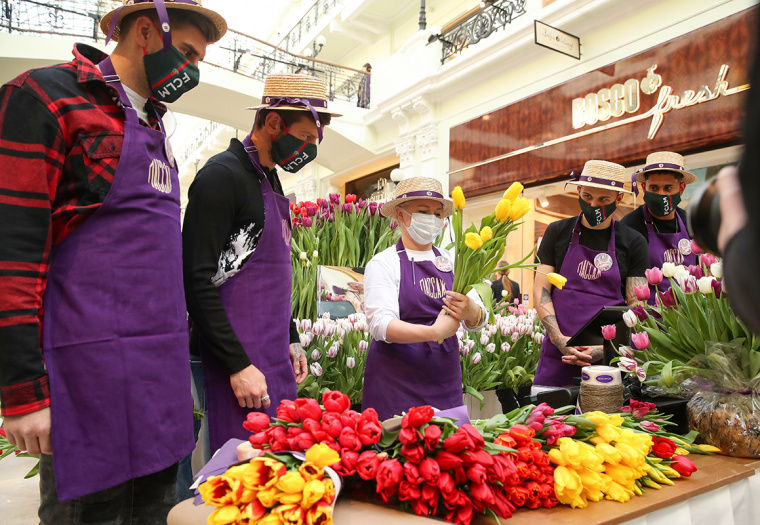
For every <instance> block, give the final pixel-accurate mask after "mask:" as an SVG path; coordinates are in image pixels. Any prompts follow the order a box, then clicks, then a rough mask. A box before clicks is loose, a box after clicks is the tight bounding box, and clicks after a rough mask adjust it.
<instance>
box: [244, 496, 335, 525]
mask: <svg viewBox="0 0 760 525" xmlns="http://www.w3.org/2000/svg"><path fill="white" fill-rule="evenodd" d="M259 523H261V522H259ZM306 523H308V524H309V525H312V524H316V523H319V524H320V525H332V524H333V520H332V507H331V506H330V505H328V504H327V503H325V502H324V501H321V502H319V503H317V504H316V505H314V506H313V507H312V508H311V509H309V512H307V513H306ZM257 525H258V524H257Z"/></svg>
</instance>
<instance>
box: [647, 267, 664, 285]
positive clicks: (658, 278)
mask: <svg viewBox="0 0 760 525" xmlns="http://www.w3.org/2000/svg"><path fill="white" fill-rule="evenodd" d="M645 273H646V276H647V281H649V284H652V285H655V286H657V285H658V284H660V283H661V282H662V278H663V275H662V270H660V269H659V268H650V269H649V270H647V271H646V272H645Z"/></svg>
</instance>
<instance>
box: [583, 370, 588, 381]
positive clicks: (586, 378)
mask: <svg viewBox="0 0 760 525" xmlns="http://www.w3.org/2000/svg"><path fill="white" fill-rule="evenodd" d="M581 379H583V380H584V381H588V380H589V375H588V374H587V373H586V372H583V373H582V374H581Z"/></svg>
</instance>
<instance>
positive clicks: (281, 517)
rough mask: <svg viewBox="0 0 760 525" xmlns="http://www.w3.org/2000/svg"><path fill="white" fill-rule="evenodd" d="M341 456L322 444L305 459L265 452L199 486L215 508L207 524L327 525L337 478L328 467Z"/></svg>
mask: <svg viewBox="0 0 760 525" xmlns="http://www.w3.org/2000/svg"><path fill="white" fill-rule="evenodd" d="M339 461H340V457H339V455H338V453H337V452H335V451H334V450H333V449H331V448H330V447H328V446H327V445H314V446H312V447H310V448H309V449H308V450H307V451H306V454H305V455H303V454H297V453H294V454H290V453H284V452H283V453H266V454H264V455H262V456H259V457H255V458H253V459H251V460H250V461H247V462H245V463H241V464H238V465H234V466H232V467H230V468H229V469H227V471H226V472H225V473H224V474H222V475H221V476H211V477H209V478H208V479H207V480H206V481H205V482H204V483H203V484H201V485H200V486H199V487H198V491H199V493H200V495H201V498H202V499H203V501H204V502H205V503H206V505H212V506H215V507H216V509H215V510H214V512H212V513H211V515H210V516H209V517H208V519H207V522H208V523H209V524H210V525H227V524H238V523H260V524H280V523H308V524H322V525H327V524H329V523H332V511H333V508H334V505H335V498H336V493H337V491H338V490H340V478H339V477H338V476H337V474H335V472H333V471H331V469H329V468H328V465H331V464H334V463H337V462H339Z"/></svg>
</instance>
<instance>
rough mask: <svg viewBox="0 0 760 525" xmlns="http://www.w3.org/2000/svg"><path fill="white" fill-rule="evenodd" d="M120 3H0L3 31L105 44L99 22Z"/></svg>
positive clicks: (53, 0) (55, 0)
mask: <svg viewBox="0 0 760 525" xmlns="http://www.w3.org/2000/svg"><path fill="white" fill-rule="evenodd" d="M121 3H122V2H119V1H118V0H48V1H33V0H0V8H1V9H2V12H0V31H3V32H8V33H12V32H13V33H34V34H39V35H45V36H48V37H65V38H71V37H75V38H87V39H90V40H94V41H98V40H105V36H104V35H103V33H101V32H100V29H99V24H100V19H101V18H102V17H103V15H105V14H106V13H108V12H109V11H111V10H112V9H114V8H115V7H116V6H118V5H120V4H121Z"/></svg>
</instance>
